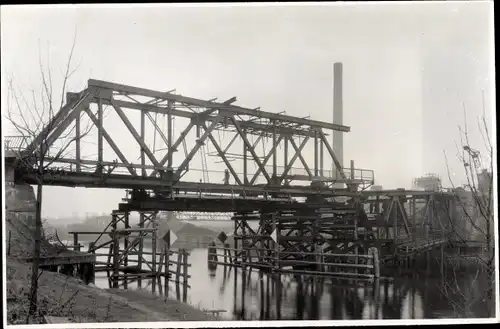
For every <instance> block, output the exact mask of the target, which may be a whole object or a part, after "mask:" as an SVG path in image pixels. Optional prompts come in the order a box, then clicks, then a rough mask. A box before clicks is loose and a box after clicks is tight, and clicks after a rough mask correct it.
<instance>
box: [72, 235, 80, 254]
mask: <svg viewBox="0 0 500 329" xmlns="http://www.w3.org/2000/svg"><path fill="white" fill-rule="evenodd" d="M73 250H74V251H80V245H79V244H78V233H73Z"/></svg>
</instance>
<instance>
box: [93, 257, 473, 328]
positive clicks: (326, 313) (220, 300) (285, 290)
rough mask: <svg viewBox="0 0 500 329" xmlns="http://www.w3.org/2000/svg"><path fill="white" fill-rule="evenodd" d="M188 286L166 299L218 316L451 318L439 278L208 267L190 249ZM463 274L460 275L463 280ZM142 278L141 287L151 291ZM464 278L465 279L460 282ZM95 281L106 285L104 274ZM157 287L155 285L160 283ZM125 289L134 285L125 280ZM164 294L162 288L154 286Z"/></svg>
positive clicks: (171, 288)
mask: <svg viewBox="0 0 500 329" xmlns="http://www.w3.org/2000/svg"><path fill="white" fill-rule="evenodd" d="M190 252H191V256H190V263H191V264H192V267H191V268H189V275H191V278H190V279H189V285H190V288H189V290H188V294H187V296H182V294H181V293H180V291H182V287H180V289H179V288H178V286H176V284H175V283H173V282H171V283H170V284H169V292H168V297H169V298H173V299H176V298H177V299H180V300H182V301H184V300H186V301H187V302H188V303H189V304H191V305H194V306H196V307H199V308H202V309H206V310H224V311H225V312H223V313H220V317H221V320H351V319H352V320H358V319H360V320H371V319H423V318H449V317H454V316H455V315H454V314H453V309H452V307H451V305H450V302H449V301H447V300H446V298H445V297H444V296H443V295H442V293H441V292H440V290H439V288H438V286H439V285H442V282H441V280H442V279H440V278H439V277H430V276H425V275H421V276H420V277H396V278H394V279H379V280H376V281H374V282H369V281H361V280H358V281H355V280H345V279H342V280H335V279H331V278H328V277H318V276H315V277H312V276H305V275H285V274H281V275H280V276H277V275H273V274H271V273H264V272H260V271H258V270H256V269H253V270H251V271H250V270H245V271H243V270H242V269H241V268H235V267H229V266H228V267H225V266H221V265H219V266H217V268H216V269H215V270H209V269H208V263H207V249H194V250H191V251H190ZM466 279H467V278H464V280H466ZM149 281H150V280H146V279H144V280H143V286H142V287H143V288H142V289H149V290H150V289H151V284H150V282H149ZM464 282H465V281H464ZM96 285H98V286H100V287H102V288H108V279H107V277H106V275H105V274H104V273H97V274H96ZM161 286H162V285H161V284H160V285H158V287H161ZM128 289H137V283H130V284H129V285H128ZM156 293H159V294H162V295H163V294H164V292H163V291H162V289H157V292H156Z"/></svg>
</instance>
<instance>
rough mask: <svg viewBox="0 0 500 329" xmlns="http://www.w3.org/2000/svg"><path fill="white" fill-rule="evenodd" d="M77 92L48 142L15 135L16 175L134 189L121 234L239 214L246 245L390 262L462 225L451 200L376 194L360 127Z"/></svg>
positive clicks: (48, 131)
mask: <svg viewBox="0 0 500 329" xmlns="http://www.w3.org/2000/svg"><path fill="white" fill-rule="evenodd" d="M66 96H67V97H66V99H67V102H66V104H65V105H64V106H63V107H62V108H61V109H60V110H59V111H58V112H57V113H55V115H53V116H51V118H50V120H48V121H47V122H46V123H44V124H43V125H41V127H42V128H41V129H40V130H39V131H38V133H37V134H36V135H31V136H27V135H23V136H10V137H6V138H5V149H6V151H7V152H6V158H5V161H6V170H7V174H8V175H13V180H14V181H15V182H16V183H18V184H21V183H25V184H38V183H42V184H43V185H53V186H65V187H85V188H114V189H126V190H128V191H129V194H128V196H127V197H126V198H125V199H123V202H122V203H120V204H119V205H118V207H117V209H116V210H114V211H113V220H114V221H115V226H114V227H115V228H116V223H117V222H118V221H120V220H122V221H123V222H124V223H126V222H127V221H128V216H129V213H130V212H139V213H140V216H141V223H142V224H144V223H145V222H147V221H148V220H149V221H154V218H155V216H156V215H157V214H158V212H161V211H177V212H179V211H198V212H214V213H215V212H217V213H220V212H231V213H234V217H233V218H232V220H233V221H234V232H233V235H234V239H235V245H236V248H238V246H245V248H252V247H254V248H268V249H272V248H275V247H273V244H275V245H279V248H281V250H282V251H283V252H285V251H290V252H292V251H300V252H316V251H318V250H321V251H322V252H324V253H339V252H341V253H358V252H361V251H363V250H367V249H368V248H370V247H376V248H379V250H381V256H382V257H383V258H384V259H388V260H389V259H392V258H394V257H398V255H400V256H402V257H405V256H407V255H408V254H412V253H419V252H421V251H424V250H428V249H429V248H433V247H435V246H438V245H442V244H443V243H445V242H446V241H447V239H448V237H449V233H450V232H451V229H452V227H453V225H452V224H453V223H452V222H453V215H452V214H453V207H454V206H453V197H452V195H451V194H447V193H441V192H424V191H408V190H404V189H399V190H378V191H372V190H368V188H369V187H370V186H371V185H373V184H374V173H373V171H372V170H369V169H360V168H356V167H355V166H354V161H351V163H350V166H349V167H348V168H345V167H343V166H342V163H341V162H340V161H339V159H338V157H337V155H336V154H335V151H334V149H335V147H334V144H335V143H332V138H331V136H335V134H339V133H347V132H349V131H350V127H348V126H345V125H340V124H334V123H328V122H322V121H317V120H313V119H311V118H307V117H305V118H300V117H294V116H290V115H287V114H286V113H273V112H266V111H263V110H261V109H260V108H247V107H243V106H238V105H235V104H234V103H235V102H236V97H232V98H230V99H228V100H225V101H218V100H217V99H211V100H202V99H198V98H193V97H187V96H183V95H180V94H178V93H176V92H174V91H169V92H163V91H155V90H150V89H144V88H138V87H133V86H127V85H122V84H117V83H112V82H106V81H100V80H93V79H91V80H88V85H87V87H86V88H85V89H84V90H82V91H80V92H69V93H67V95H66ZM334 142H335V141H334ZM123 218H125V219H126V220H123ZM250 220H258V221H259V222H260V225H259V229H258V230H257V231H254V230H253V229H252V228H250V226H248V221H250ZM276 230H277V233H276ZM272 234H277V235H276V236H277V238H275V239H274V240H273V239H271V238H270V237H271V235H272ZM240 241H241V242H240ZM239 242H240V243H241V244H240V245H239V244H238V243H239ZM122 258H123V257H122ZM283 261H293V257H288V258H286V259H283Z"/></svg>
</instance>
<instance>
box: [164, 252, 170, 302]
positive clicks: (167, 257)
mask: <svg viewBox="0 0 500 329" xmlns="http://www.w3.org/2000/svg"><path fill="white" fill-rule="evenodd" d="M169 280H170V248H168V247H165V296H168V281H169Z"/></svg>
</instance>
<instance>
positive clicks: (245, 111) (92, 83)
mask: <svg viewBox="0 0 500 329" xmlns="http://www.w3.org/2000/svg"><path fill="white" fill-rule="evenodd" d="M88 86H89V87H97V88H104V89H110V90H113V91H117V92H122V93H127V94H135V95H141V96H146V97H153V98H160V99H165V100H170V101H174V102H179V103H184V104H188V105H193V106H199V107H203V108H212V109H219V110H224V111H227V112H229V113H230V114H233V115H237V114H238V115H249V116H256V117H260V118H265V119H269V120H276V121H282V122H290V123H295V124H299V125H305V126H310V127H317V128H324V129H331V130H337V131H343V132H349V131H350V127H348V126H343V125H337V124H333V123H328V122H322V121H316V120H308V119H302V118H297V117H293V116H289V115H283V114H276V113H271V112H264V111H256V110H253V109H249V108H244V107H240V106H235V105H228V104H223V103H217V102H209V101H205V100H201V99H196V98H192V97H186V96H181V95H175V94H171V93H166V92H160V91H155V90H151V89H144V88H138V87H132V86H127V85H122V84H117V83H112V82H106V81H102V80H94V79H89V81H88Z"/></svg>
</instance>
